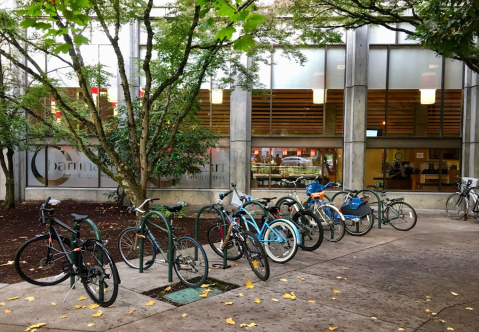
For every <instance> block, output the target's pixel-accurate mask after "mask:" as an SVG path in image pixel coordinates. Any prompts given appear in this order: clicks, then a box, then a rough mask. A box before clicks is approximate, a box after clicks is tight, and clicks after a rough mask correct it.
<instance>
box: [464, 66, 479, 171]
mask: <svg viewBox="0 0 479 332" xmlns="http://www.w3.org/2000/svg"><path fill="white" fill-rule="evenodd" d="M478 76H479V75H478V74H477V73H475V72H473V71H472V70H471V69H469V68H468V67H466V72H465V77H464V81H465V82H464V112H463V117H462V171H461V174H462V176H465V177H473V178H479V128H478V127H477V123H478V121H479V85H478V82H479V79H478Z"/></svg>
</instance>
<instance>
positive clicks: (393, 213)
mask: <svg viewBox="0 0 479 332" xmlns="http://www.w3.org/2000/svg"><path fill="white" fill-rule="evenodd" d="M388 191H389V190H387V189H386V190H381V191H377V193H380V194H381V196H386V193H387V192H388ZM363 197H364V198H365V199H366V198H369V197H370V196H369V195H363ZM368 204H369V205H370V206H371V205H376V204H377V205H378V211H379V206H380V207H381V222H382V224H383V225H387V224H390V225H391V226H392V227H394V228H395V229H397V230H398V231H409V230H410V229H412V228H413V227H414V226H416V222H417V214H416V210H414V208H413V207H412V206H411V205H409V204H408V203H406V202H404V198H403V197H400V198H393V199H389V198H386V200H380V201H378V202H370V201H368ZM373 216H374V218H375V219H378V220H379V215H378V214H375V213H374V209H373Z"/></svg>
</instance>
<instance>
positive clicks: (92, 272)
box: [14, 197, 120, 307]
mask: <svg viewBox="0 0 479 332" xmlns="http://www.w3.org/2000/svg"><path fill="white" fill-rule="evenodd" d="M57 204H60V201H59V200H54V199H51V197H48V198H47V199H46V201H45V203H43V204H42V205H41V207H40V216H39V220H38V222H39V226H40V227H42V226H46V225H47V220H48V223H49V225H48V232H46V233H44V234H39V235H37V236H36V237H35V238H33V239H30V240H28V241H27V242H25V243H24V244H23V245H22V246H21V247H20V248H19V249H18V251H17V254H16V256H15V261H14V262H15V269H16V271H17V273H18V274H19V275H20V277H21V278H22V279H23V280H25V281H27V282H29V283H31V284H33V285H37V286H52V285H56V284H59V283H61V282H63V281H65V280H66V279H68V278H69V277H70V276H74V277H75V282H74V283H73V285H72V286H71V288H70V290H69V291H68V293H67V295H66V296H65V299H64V300H63V301H65V300H66V297H67V296H68V295H69V294H70V292H71V290H72V289H73V288H74V286H75V284H76V282H77V281H78V280H80V281H81V283H82V284H83V286H84V287H85V290H86V292H87V294H88V296H89V297H90V298H91V299H92V300H93V301H94V302H95V303H97V304H99V305H101V306H102V307H109V306H110V305H112V304H113V303H114V302H115V300H116V297H117V295H118V285H119V284H120V276H119V275H118V271H117V269H116V266H115V263H114V262H113V260H112V259H111V257H110V254H109V253H108V250H107V249H106V248H105V247H104V245H103V244H102V242H100V241H98V240H96V239H87V240H82V239H81V238H80V230H79V229H78V230H75V229H72V228H70V227H69V226H68V225H66V224H64V223H63V222H61V221H60V220H58V219H57V218H55V217H54V211H55V210H54V209H53V208H52V206H53V205H57ZM45 212H47V213H49V216H48V217H46V216H45ZM71 216H72V217H73V219H74V221H75V222H81V221H83V220H87V219H88V216H86V215H78V214H74V213H73V214H71ZM56 226H58V227H59V228H60V229H63V230H65V231H67V232H68V233H70V234H71V239H69V238H67V237H65V236H63V235H61V234H60V233H59V231H58V230H57V227H56Z"/></svg>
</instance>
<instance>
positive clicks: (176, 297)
mask: <svg viewBox="0 0 479 332" xmlns="http://www.w3.org/2000/svg"><path fill="white" fill-rule="evenodd" d="M205 289H206V288H185V289H182V290H180V291H177V292H174V293H169V294H166V295H164V296H163V297H164V298H165V299H168V300H170V301H172V302H175V303H178V304H188V303H191V302H195V301H198V300H201V299H203V298H202V297H200V295H201V294H203V291H204V290H205ZM208 289H209V290H210V292H209V293H208V296H207V297H211V296H213V295H218V294H221V293H223V292H222V291H220V290H219V289H216V288H212V287H208Z"/></svg>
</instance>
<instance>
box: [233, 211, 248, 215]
mask: <svg viewBox="0 0 479 332" xmlns="http://www.w3.org/2000/svg"><path fill="white" fill-rule="evenodd" d="M233 215H234V216H245V215H246V211H245V210H238V211H233Z"/></svg>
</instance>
